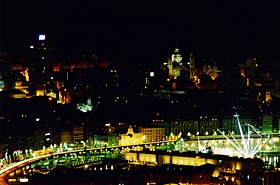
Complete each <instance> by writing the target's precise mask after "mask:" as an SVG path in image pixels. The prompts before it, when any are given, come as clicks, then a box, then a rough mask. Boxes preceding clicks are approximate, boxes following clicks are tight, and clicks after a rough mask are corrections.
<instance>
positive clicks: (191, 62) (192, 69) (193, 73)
mask: <svg viewBox="0 0 280 185" xmlns="http://www.w3.org/2000/svg"><path fill="white" fill-rule="evenodd" d="M188 65H189V68H190V69H189V71H190V79H191V80H194V79H195V77H196V75H197V74H196V73H197V69H196V68H195V63H194V55H193V53H190V58H189V62H188Z"/></svg>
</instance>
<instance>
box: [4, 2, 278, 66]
mask: <svg viewBox="0 0 280 185" xmlns="http://www.w3.org/2000/svg"><path fill="white" fill-rule="evenodd" d="M1 27H2V38H3V41H2V46H3V49H4V50H10V49H22V48H28V46H29V44H30V43H32V41H33V40H34V39H35V36H36V34H37V33H46V34H47V40H48V41H49V42H51V43H52V45H53V48H54V49H55V52H56V54H57V55H58V56H60V57H62V58H63V57H69V56H82V54H83V53H94V54H96V55H97V56H99V57H101V58H102V57H103V58H108V59H121V60H126V61H129V62H143V63H144V62H156V63H157V62H158V63H161V62H164V61H165V60H166V58H167V56H168V54H169V53H170V52H172V51H173V50H174V48H175V46H176V45H178V46H179V48H180V51H181V53H182V54H183V55H184V56H188V55H189V53H190V52H193V53H194V55H195V57H196V58H198V59H206V60H214V61H215V60H221V61H222V60H224V59H234V60H236V61H238V62H244V60H245V59H246V57H247V56H248V55H251V56H256V57H260V58H275V57H278V56H280V55H279V54H280V53H279V51H280V44H279V43H280V3H271V2H270V3H268V2H263V3H257V2H249V1H247V2H242V1H211V2H210V1H209V2H208V1H199V0H197V1H187V2H184V1H183V0H182V1H179V0H177V1H176V0H175V1H151V2H149V3H148V1H130V3H128V2H125V1H121V2H119V1H106V0H105V1H95V0H88V1H86V0H76V1H73V0H68V1H65V0H56V1H53V0H36V1H35V0H34V1H31V0H30V1H27V0H13V1H12V0H9V1H8V0H3V2H2V26H1Z"/></svg>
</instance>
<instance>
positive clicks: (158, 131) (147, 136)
mask: <svg viewBox="0 0 280 185" xmlns="http://www.w3.org/2000/svg"><path fill="white" fill-rule="evenodd" d="M141 132H142V133H143V137H144V139H143V140H144V141H143V142H156V141H163V140H165V136H164V128H142V129H141Z"/></svg>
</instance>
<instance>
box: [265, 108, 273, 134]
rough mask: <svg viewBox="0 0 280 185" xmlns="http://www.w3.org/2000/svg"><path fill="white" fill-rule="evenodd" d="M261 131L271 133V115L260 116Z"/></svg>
mask: <svg viewBox="0 0 280 185" xmlns="http://www.w3.org/2000/svg"><path fill="white" fill-rule="evenodd" d="M262 131H263V132H264V133H272V131H273V115H272V114H271V113H264V114H263V115H262Z"/></svg>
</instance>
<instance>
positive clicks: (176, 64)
mask: <svg viewBox="0 0 280 185" xmlns="http://www.w3.org/2000/svg"><path fill="white" fill-rule="evenodd" d="M182 60H183V57H182V55H181V54H180V53H179V49H178V48H176V49H175V51H174V52H173V54H172V55H171V57H170V58H168V61H167V67H168V69H169V80H172V79H173V80H176V79H177V78H178V77H179V76H180V74H181V70H187V69H186V67H185V66H183V64H182ZM174 89H175V88H174Z"/></svg>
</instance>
